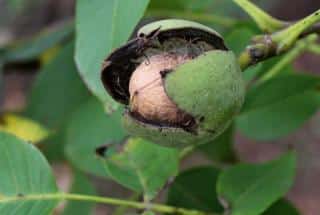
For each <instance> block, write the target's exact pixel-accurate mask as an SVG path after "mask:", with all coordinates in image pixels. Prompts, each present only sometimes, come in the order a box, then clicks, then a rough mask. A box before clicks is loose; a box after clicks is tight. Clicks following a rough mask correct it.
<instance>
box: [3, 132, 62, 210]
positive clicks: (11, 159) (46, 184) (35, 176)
mask: <svg viewBox="0 0 320 215" xmlns="http://www.w3.org/2000/svg"><path fill="white" fill-rule="evenodd" d="M0 148H1V150H0V169H1V171H0V178H1V180H0V214H29V215H39V214H43V215H47V214H48V215H49V214H51V212H52V210H53V208H54V207H55V206H56V205H57V203H58V202H57V200H54V199H53V200H52V199H45V197H44V196H45V195H49V194H55V193H57V192H58V190H57V187H56V184H55V181H54V178H53V175H52V173H51V170H50V166H49V164H48V163H47V161H46V160H45V158H44V157H43V156H42V154H41V153H40V152H39V151H38V150H37V149H36V148H35V147H34V146H32V145H31V144H28V143H26V142H24V141H22V140H19V139H17V138H16V137H14V136H11V135H9V134H6V133H2V132H0Z"/></svg>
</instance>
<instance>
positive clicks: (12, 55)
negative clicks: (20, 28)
mask: <svg viewBox="0 0 320 215" xmlns="http://www.w3.org/2000/svg"><path fill="white" fill-rule="evenodd" d="M72 33H73V23H67V24H66V25H62V26H58V27H56V28H53V29H47V30H44V31H43V32H41V33H40V34H39V35H37V36H35V37H34V38H31V39H27V40H23V41H18V42H15V43H12V44H9V45H7V46H6V47H4V51H5V53H4V61H5V63H9V62H17V61H28V60H33V59H35V58H37V57H38V56H39V55H41V54H42V53H43V52H44V51H46V50H47V49H49V48H51V47H53V46H55V45H56V44H58V43H60V42H62V41H64V40H66V39H68V38H69V37H70V38H71V35H72Z"/></svg>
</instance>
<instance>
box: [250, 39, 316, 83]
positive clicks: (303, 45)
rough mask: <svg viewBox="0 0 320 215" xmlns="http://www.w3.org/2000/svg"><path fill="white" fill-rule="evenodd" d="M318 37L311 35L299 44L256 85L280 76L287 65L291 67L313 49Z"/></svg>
mask: <svg viewBox="0 0 320 215" xmlns="http://www.w3.org/2000/svg"><path fill="white" fill-rule="evenodd" d="M316 39H317V36H316V35H310V36H309V37H307V38H305V39H304V40H301V41H299V42H297V44H296V46H295V47H294V48H292V49H291V50H290V51H289V52H288V53H286V54H285V55H284V56H283V57H282V58H281V60H280V61H279V62H278V63H277V64H275V65H274V66H273V67H272V68H271V69H270V70H269V71H268V72H266V73H265V74H264V75H263V76H262V77H261V78H260V79H259V80H258V81H257V82H256V83H257V84H260V83H262V82H265V81H267V80H269V79H271V78H272V77H274V76H275V75H277V74H279V73H280V72H281V71H282V70H283V69H284V68H285V67H286V66H287V65H289V64H290V63H291V62H292V61H294V60H295V59H296V58H297V57H298V56H299V55H301V54H302V53H303V52H304V51H306V50H307V49H308V48H309V47H312V45H313V44H314V42H315V41H316Z"/></svg>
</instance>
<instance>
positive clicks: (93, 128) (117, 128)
mask: <svg viewBox="0 0 320 215" xmlns="http://www.w3.org/2000/svg"><path fill="white" fill-rule="evenodd" d="M121 115H122V110H120V109H119V110H117V111H116V112H114V113H112V114H111V115H107V114H106V113H105V111H104V109H103V106H102V104H101V102H99V101H98V100H96V99H94V98H91V99H90V100H89V101H88V102H86V103H85V104H83V105H81V106H79V108H78V109H77V110H76V111H75V112H74V113H73V114H72V115H71V119H70V121H69V123H68V125H67V130H66V144H67V145H66V154H67V157H68V159H69V160H70V161H71V162H72V163H73V164H74V165H75V166H76V167H77V168H79V169H80V170H82V171H85V172H88V173H91V174H94V175H98V176H107V175H108V173H107V172H106V171H105V168H104V166H103V161H102V160H101V159H99V157H98V155H96V153H95V151H96V148H97V147H99V146H101V145H105V144H107V145H108V144H114V143H119V142H121V141H123V139H124V138H125V136H126V134H125V132H124V129H123V128H122V126H121V122H120V121H121V120H120V119H121Z"/></svg>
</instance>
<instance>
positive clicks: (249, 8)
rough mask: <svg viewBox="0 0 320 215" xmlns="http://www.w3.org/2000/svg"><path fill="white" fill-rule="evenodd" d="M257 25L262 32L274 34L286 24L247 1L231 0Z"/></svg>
mask: <svg viewBox="0 0 320 215" xmlns="http://www.w3.org/2000/svg"><path fill="white" fill-rule="evenodd" d="M233 1H234V2H235V3H236V4H238V5H239V6H240V7H241V8H242V9H243V10H244V11H245V12H247V13H248V15H249V16H251V18H252V19H253V20H254V21H255V22H256V23H257V25H258V26H259V28H260V29H261V30H262V31H264V32H268V33H271V32H275V31H277V30H280V29H282V28H284V27H285V26H286V22H283V21H281V20H278V19H276V18H274V17H272V16H270V15H269V14H267V13H266V12H264V11H263V10H262V9H260V8H259V7H258V6H256V5H255V4H253V3H251V2H250V1H248V0H233Z"/></svg>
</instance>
